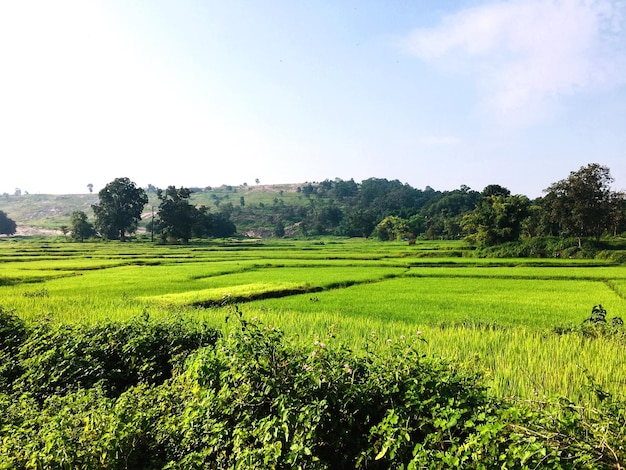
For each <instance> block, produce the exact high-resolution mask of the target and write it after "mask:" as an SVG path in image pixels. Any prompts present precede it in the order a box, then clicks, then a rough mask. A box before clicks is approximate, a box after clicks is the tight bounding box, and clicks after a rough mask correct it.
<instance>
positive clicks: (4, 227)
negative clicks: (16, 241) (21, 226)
mask: <svg viewBox="0 0 626 470" xmlns="http://www.w3.org/2000/svg"><path fill="white" fill-rule="evenodd" d="M16 230H17V224H16V223H15V221H14V220H13V219H11V218H9V216H8V215H7V214H6V212H4V211H0V234H4V235H13V234H14V233H15V231H16Z"/></svg>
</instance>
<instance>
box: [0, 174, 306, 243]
mask: <svg viewBox="0 0 626 470" xmlns="http://www.w3.org/2000/svg"><path fill="white" fill-rule="evenodd" d="M307 184H309V183H302V184H280V185H255V186H248V185H240V186H228V185H223V186H219V187H215V188H210V187H209V188H193V191H194V192H193V194H192V198H191V201H192V203H194V204H196V205H204V206H207V207H209V208H210V210H211V211H213V212H218V211H224V210H226V211H229V212H231V214H232V216H233V220H234V221H235V224H236V225H237V228H238V230H240V231H244V232H246V231H250V230H252V231H254V230H258V228H259V227H258V224H255V223H254V221H253V220H250V219H251V218H250V217H241V212H242V211H238V210H236V209H237V208H243V207H245V206H248V208H249V209H250V210H252V209H253V208H259V207H260V208H264V207H272V206H273V205H274V204H275V202H276V201H278V200H280V201H282V204H283V205H284V204H289V205H295V206H306V205H308V204H309V203H308V202H307V200H306V198H305V197H304V196H303V195H302V194H301V189H299V188H302V187H304V186H306V185H307ZM242 198H243V200H242ZM148 199H149V202H148V204H147V205H146V209H145V212H144V215H143V219H144V221H146V222H147V221H148V220H149V219H150V218H151V216H152V209H153V208H154V210H155V211H156V210H157V208H158V205H159V200H158V198H157V196H156V192H155V190H148ZM97 202H98V195H97V194H96V193H91V194H63V195H59V194H22V195H19V196H15V195H7V194H5V195H4V196H2V197H1V198H0V210H2V211H4V212H6V213H7V215H8V216H9V217H10V218H11V219H13V220H14V221H15V222H16V223H17V233H16V235H21V236H25V235H36V234H40V235H58V234H60V233H61V226H63V225H69V223H70V217H71V214H72V212H74V211H83V212H85V213H86V214H87V215H88V217H89V218H90V219H91V218H92V217H93V211H92V210H91V205H92V204H95V203H97ZM242 203H243V205H242ZM234 212H237V214H234ZM235 215H237V216H238V217H235ZM252 219H254V217H253V218H252Z"/></svg>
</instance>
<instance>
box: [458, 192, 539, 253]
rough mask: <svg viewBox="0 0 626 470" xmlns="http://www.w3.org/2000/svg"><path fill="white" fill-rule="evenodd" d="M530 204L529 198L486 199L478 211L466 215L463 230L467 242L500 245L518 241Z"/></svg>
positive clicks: (479, 205) (481, 202) (500, 197)
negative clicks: (465, 233) (466, 233)
mask: <svg viewBox="0 0 626 470" xmlns="http://www.w3.org/2000/svg"><path fill="white" fill-rule="evenodd" d="M529 207H530V201H529V200H528V198H527V197H526V196H520V195H516V196H508V197H506V196H496V195H492V196H488V197H483V198H482V200H481V201H480V203H479V204H478V206H477V207H476V209H474V210H473V211H472V212H471V213H469V214H467V215H465V216H464V217H463V220H462V223H461V225H462V227H463V229H464V230H465V231H466V232H468V233H469V236H468V237H467V240H468V241H470V242H472V243H475V244H477V245H487V246H491V245H498V244H500V243H504V242H510V241H515V240H518V239H519V237H520V234H521V232H522V224H523V222H524V219H526V217H527V216H528V213H529Z"/></svg>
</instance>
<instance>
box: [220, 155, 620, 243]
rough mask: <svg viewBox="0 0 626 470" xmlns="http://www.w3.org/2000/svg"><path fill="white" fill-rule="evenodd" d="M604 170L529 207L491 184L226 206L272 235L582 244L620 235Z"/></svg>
mask: <svg viewBox="0 0 626 470" xmlns="http://www.w3.org/2000/svg"><path fill="white" fill-rule="evenodd" d="M612 182H613V178H612V177H611V174H610V170H609V169H608V168H607V167H605V166H602V165H600V164H597V163H592V164H589V165H587V166H585V167H581V168H580V169H579V170H578V171H572V172H571V173H570V174H569V176H568V177H567V178H565V179H563V180H560V181H558V182H556V183H553V184H552V185H550V186H549V187H548V188H546V189H545V190H544V196H543V197H540V198H537V199H534V200H531V199H529V198H528V197H527V196H524V195H519V194H511V191H510V190H509V189H507V188H505V187H503V186H500V185H498V184H491V185H488V186H486V187H485V188H484V189H483V190H482V191H480V192H479V191H475V190H472V189H471V188H469V187H468V186H464V185H463V186H461V187H460V188H459V189H455V190H452V191H436V190H434V189H432V188H430V187H428V186H427V187H426V188H425V189H424V190H420V189H415V188H413V187H411V186H410V185H408V184H403V183H401V182H400V181H398V180H392V181H389V180H387V179H382V178H370V179H366V180H364V181H362V182H361V183H356V182H355V181H354V180H352V179H351V180H348V181H345V180H341V179H335V180H334V181H331V180H326V181H322V182H320V183H307V184H305V185H303V186H301V187H299V188H298V192H299V194H300V195H301V196H302V198H303V199H304V200H305V203H300V204H286V203H284V202H283V199H282V198H278V197H277V198H275V199H274V203H273V205H271V206H263V205H262V204H259V205H257V206H254V205H252V204H246V205H244V204H240V206H239V207H231V210H232V214H233V219H234V220H235V222H237V221H245V220H255V221H256V223H257V224H258V225H259V226H265V227H268V226H269V227H274V235H275V236H283V235H284V234H285V233H286V232H287V234H294V235H304V236H309V235H313V236H316V235H340V236H351V237H376V238H378V239H380V240H400V239H405V238H406V239H411V238H423V239H465V240H467V241H468V242H470V243H472V244H474V245H476V246H493V245H499V244H502V243H505V242H510V241H516V240H519V239H520V238H533V237H546V236H557V237H574V238H576V239H578V244H579V245H580V244H581V243H582V240H583V239H584V238H586V237H594V238H595V239H599V238H600V237H601V236H602V235H603V234H610V235H617V234H619V233H622V232H623V231H626V204H625V200H626V198H625V196H624V193H622V192H617V191H613V190H611V187H610V184H611V183H612Z"/></svg>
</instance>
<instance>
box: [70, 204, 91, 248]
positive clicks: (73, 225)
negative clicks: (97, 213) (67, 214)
mask: <svg viewBox="0 0 626 470" xmlns="http://www.w3.org/2000/svg"><path fill="white" fill-rule="evenodd" d="M70 231H71V232H72V240H74V241H77V242H82V241H84V240H85V239H86V238H90V237H93V236H94V235H95V234H96V229H94V227H93V224H91V222H89V221H88V220H87V214H85V213H84V212H83V211H74V212H72V215H71V218H70Z"/></svg>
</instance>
